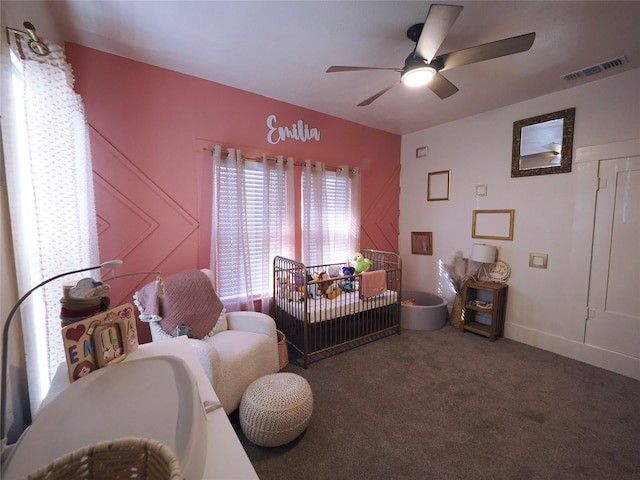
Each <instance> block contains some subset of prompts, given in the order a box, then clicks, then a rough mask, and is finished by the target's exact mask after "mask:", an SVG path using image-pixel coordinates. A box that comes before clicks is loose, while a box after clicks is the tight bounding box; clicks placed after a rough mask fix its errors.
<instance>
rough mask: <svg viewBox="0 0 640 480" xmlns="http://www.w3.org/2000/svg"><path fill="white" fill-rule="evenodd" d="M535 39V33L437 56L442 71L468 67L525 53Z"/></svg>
mask: <svg viewBox="0 0 640 480" xmlns="http://www.w3.org/2000/svg"><path fill="white" fill-rule="evenodd" d="M535 38H536V34H535V32H531V33H526V34H524V35H519V36H517V37H511V38H505V39H503V40H497V41H495V42H491V43H485V44H484V45H477V46H475V47H470V48H465V49H463V50H457V51H455V52H450V53H445V54H444V55H439V56H438V58H439V59H441V60H442V61H443V63H444V68H443V70H451V69H452V68H456V67H461V66H462V65H469V64H471V63H477V62H483V61H485V60H491V59H492V58H498V57H504V56H506V55H512V54H514V53H520V52H526V51H527V50H529V49H530V48H531V45H533V41H534V40H535Z"/></svg>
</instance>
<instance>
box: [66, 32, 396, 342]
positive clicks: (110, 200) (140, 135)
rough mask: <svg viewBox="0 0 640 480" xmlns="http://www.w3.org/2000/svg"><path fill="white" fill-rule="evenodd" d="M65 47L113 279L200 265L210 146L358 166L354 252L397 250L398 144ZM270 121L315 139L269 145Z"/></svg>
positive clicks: (124, 288) (127, 284)
mask: <svg viewBox="0 0 640 480" xmlns="http://www.w3.org/2000/svg"><path fill="white" fill-rule="evenodd" d="M65 48H66V55H67V60H68V61H69V63H71V64H72V66H73V71H74V75H75V78H76V91H77V92H78V93H79V94H80V95H81V96H82V98H83V100H84V103H85V106H86V110H87V117H88V121H89V125H90V136H91V149H92V157H93V162H94V165H93V169H94V181H95V191H96V208H97V214H98V229H99V241H100V256H101V260H103V261H104V260H107V259H111V258H121V259H123V260H124V262H125V263H124V265H123V266H122V267H120V268H119V272H120V273H125V272H132V271H138V270H160V271H161V272H162V274H163V275H170V274H172V273H175V272H177V271H180V270H182V269H185V268H206V267H208V266H209V247H210V240H211V232H210V230H211V192H212V189H211V172H212V168H211V154H210V153H209V152H206V151H205V150H203V149H204V148H211V147H213V146H214V145H216V144H220V145H222V146H223V147H236V148H240V149H241V150H242V151H243V153H245V154H261V153H263V152H266V153H268V154H270V155H280V154H282V155H285V156H292V157H294V158H295V159H296V160H297V161H303V160H306V159H311V160H317V161H323V162H325V163H326V164H327V165H350V166H358V167H361V169H362V185H363V192H362V230H361V247H362V248H377V249H381V250H392V251H395V252H398V233H399V224H398V222H399V196H400V141H401V137H400V136H399V135H395V134H391V133H387V132H383V131H381V130H376V129H373V128H369V127H365V126H362V125H358V124H355V123H352V122H349V121H346V120H342V119H340V118H337V117H332V116H330V115H325V114H323V113H319V112H315V111H312V110H308V109H304V108H300V107H297V106H294V105H291V104H288V103H284V102H281V101H277V100H274V99H271V98H267V97H263V96H260V95H256V94H253V93H249V92H246V91H242V90H238V89H235V88H231V87H227V86H225V85H221V84H218V83H214V82H210V81H207V80H203V79H200V78H196V77H192V76H189V75H184V74H181V73H177V72H173V71H170V70H166V69H163V68H158V67H154V66H152V65H148V64H145V63H141V62H136V61H133V60H128V59H125V58H122V57H118V56H115V55H111V54H108V53H104V52H100V51H97V50H94V49H90V48H86V47H83V46H81V45H77V44H74V43H67V44H66V45H65ZM364 108H366V107H364ZM270 114H275V115H276V116H277V125H279V126H291V125H292V124H294V123H297V122H298V120H302V121H303V122H304V123H306V124H308V125H309V127H310V128H317V129H319V130H320V134H321V137H320V141H319V142H316V141H314V140H308V141H306V142H301V141H296V140H292V139H289V140H287V141H285V142H282V143H279V144H277V145H271V144H270V143H268V141H267V133H268V128H267V123H266V122H267V117H268V116H269V115H270ZM299 203H300V202H299V198H298V199H297V201H296V206H298V205H299ZM298 208H299V207H298ZM298 218H299V215H298ZM345 260H346V259H345ZM152 278H153V277H146V278H145V277H138V276H136V277H125V278H123V279H120V280H116V281H114V283H113V284H112V291H111V301H112V304H113V305H119V304H121V303H124V302H130V301H131V296H132V294H133V292H134V291H135V290H137V289H138V288H140V287H142V286H143V285H144V284H146V283H147V282H148V281H150V280H151V279H152ZM138 326H139V330H140V337H141V340H142V341H145V340H148V339H149V337H148V328H147V327H146V326H143V325H140V324H139V325H138Z"/></svg>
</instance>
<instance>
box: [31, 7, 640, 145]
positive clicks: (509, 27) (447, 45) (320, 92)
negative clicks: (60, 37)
mask: <svg viewBox="0 0 640 480" xmlns="http://www.w3.org/2000/svg"><path fill="white" fill-rule="evenodd" d="M430 3H431V2H423V1H404V2H401V1H373V2H365V1H321V2H316V1H279V2H275V1H50V2H45V3H44V5H43V8H47V9H49V10H50V12H49V13H51V14H52V15H54V17H55V18H56V19H57V22H58V23H59V24H60V25H61V27H62V31H63V32H64V35H65V39H66V40H68V41H73V42H76V43H79V44H82V45H85V46H88V47H92V48H96V49H98V50H103V51H106V52H110V53H114V54H116V55H121V56H124V57H128V58H132V59H135V60H140V61H142V62H146V63H150V64H153V65H158V66H161V67H165V68H168V69H171V70H175V71H178V72H183V73H186V74H190V75H194V76H197V77H202V78H205V79H208V80H212V81H214V82H219V83H222V84H225V85H230V86H233V87H237V88H240V89H243V90H247V91H250V92H255V93H258V94H261V95H264V96H267V97H271V98H274V99H277V100H281V101H284V102H288V103H291V104H294V105H298V106H301V107H306V108H309V109H312V110H316V111H320V112H323V113H327V114H330V115H335V116H337V117H340V118H344V119H347V120H352V121H354V122H357V123H360V124H364V125H368V126H371V127H376V128H379V129H382V130H385V131H389V132H393V133H397V134H405V133H410V132H414V131H417V130H421V129H424V128H427V127H431V126H434V125H437V124H441V123H445V122H449V121H452V120H455V119H458V118H462V117H466V116H469V115H473V114H477V113H480V112H484V111H488V110H492V109H495V108H499V107H502V106H505V105H509V104H512V103H517V102H520V101H524V100H527V99H530V98H534V97H538V96H542V95H545V94H548V93H551V92H555V91H558V90H562V89H565V88H569V87H573V86H577V85H580V84H582V83H585V82H588V81H594V80H599V79H602V78H604V77H605V76H608V75H615V74H617V73H621V72H623V71H625V70H629V69H633V68H638V67H640V28H639V25H640V2H639V1H623V2H613V1H587V2H581V1H569V2H558V1H534V2H530V1H494V2H486V1H465V2H448V1H445V0H443V1H442V3H446V4H461V5H464V10H463V11H462V13H461V14H460V16H459V17H458V19H457V21H456V22H455V24H454V25H453V27H452V29H451V30H450V32H449V35H448V36H447V38H446V39H445V41H444V43H443V44H442V46H441V48H440V50H439V51H438V54H442V53H446V52H450V51H453V50H458V49H462V48H467V47H471V46H475V45H478V44H482V43H487V42H491V41H494V40H500V39H502V38H506V37H511V36H516V35H521V34H525V33H528V32H532V31H533V32H536V39H535V42H534V44H533V46H532V48H531V49H530V50H529V51H528V52H524V53H519V54H515V55H511V56H508V57H502V58H497V59H493V60H489V61H486V62H482V63H477V64H473V65H466V66H463V67H459V68H456V69H453V70H449V71H447V72H443V75H445V77H446V78H447V79H449V80H450V81H451V82H453V83H454V84H455V85H456V86H457V87H458V88H459V89H460V91H459V92H457V93H456V94H455V95H453V96H451V97H449V98H447V99H444V100H441V99H440V98H438V97H437V96H436V95H435V94H434V93H432V92H431V91H430V90H428V89H426V88H422V89H419V90H415V89H409V88H408V87H405V86H403V85H398V86H396V87H395V88H393V89H392V90H390V91H389V92H387V93H386V94H384V95H383V96H382V97H380V98H379V99H378V100H376V101H375V102H374V103H373V104H371V105H369V106H366V107H357V106H356V105H357V104H358V103H360V102H361V101H363V100H364V99H366V98H368V97H370V96H371V95H373V94H374V93H376V92H377V91H379V90H381V89H383V88H385V87H387V86H389V85H391V84H394V83H395V82H397V81H398V80H399V74H398V73H396V72H390V71H359V72H343V73H330V74H328V73H325V71H326V69H327V67H329V66H331V65H356V66H375V67H398V68H401V67H402V66H403V64H404V59H405V57H406V56H407V55H408V54H409V53H410V52H411V51H412V49H413V48H414V46H415V45H414V44H412V42H411V41H410V40H408V39H407V37H406V30H407V28H408V27H409V26H411V25H413V24H414V23H421V22H424V19H425V17H426V14H427V11H428V10H429V5H430ZM36 27H37V25H36ZM621 55H626V57H627V59H628V61H629V63H628V64H627V65H623V66H621V67H617V68H614V69H612V70H609V71H607V72H604V73H601V74H598V75H593V76H590V77H588V78H585V79H579V80H576V81H572V82H569V81H567V80H563V79H561V78H560V77H561V75H564V74H567V73H570V72H573V71H576V70H581V69H583V68H586V67H589V66H592V65H595V64H599V63H601V62H604V61H607V60H610V59H613V58H616V57H619V56H621ZM541 113H548V112H541Z"/></svg>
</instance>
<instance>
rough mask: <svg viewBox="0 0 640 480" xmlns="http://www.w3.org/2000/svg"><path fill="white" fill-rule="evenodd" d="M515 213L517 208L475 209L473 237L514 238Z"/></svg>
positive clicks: (472, 224) (472, 220) (472, 227)
mask: <svg viewBox="0 0 640 480" xmlns="http://www.w3.org/2000/svg"><path fill="white" fill-rule="evenodd" d="M515 214H516V211H515V210H474V211H473V218H472V219H471V237H472V238H491V239H494V240H513V219H514V216H515Z"/></svg>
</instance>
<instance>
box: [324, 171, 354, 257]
mask: <svg viewBox="0 0 640 480" xmlns="http://www.w3.org/2000/svg"><path fill="white" fill-rule="evenodd" d="M360 179H361V173H360V169H359V168H350V167H347V166H341V167H338V168H337V169H336V209H337V213H338V215H339V214H342V215H345V216H346V218H345V219H344V223H342V222H340V220H339V219H337V225H336V229H337V230H338V231H339V232H341V234H338V235H336V241H335V242H333V244H332V253H331V255H332V257H335V258H338V260H337V261H344V257H342V259H341V257H340V255H341V254H346V255H348V257H347V258H351V256H352V255H353V253H354V252H358V251H360V222H361V215H360V208H361V201H360V184H361V180H360ZM341 199H342V200H344V202H343V204H342V205H340V200H341Z"/></svg>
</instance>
